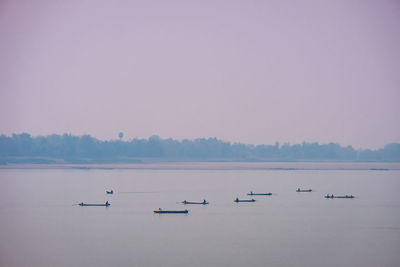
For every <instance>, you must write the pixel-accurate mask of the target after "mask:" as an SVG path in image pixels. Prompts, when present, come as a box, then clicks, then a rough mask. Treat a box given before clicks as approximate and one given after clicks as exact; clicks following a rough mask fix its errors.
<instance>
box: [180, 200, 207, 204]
mask: <svg viewBox="0 0 400 267" xmlns="http://www.w3.org/2000/svg"><path fill="white" fill-rule="evenodd" d="M182 204H185V205H189V204H198V205H207V204H209V203H208V202H207V201H206V200H205V199H204V200H203V202H191V201H186V200H184V201H182Z"/></svg>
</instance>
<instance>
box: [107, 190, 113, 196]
mask: <svg viewBox="0 0 400 267" xmlns="http://www.w3.org/2000/svg"><path fill="white" fill-rule="evenodd" d="M106 193H107V194H110V195H112V194H114V191H113V190H111V191H107V190H106Z"/></svg>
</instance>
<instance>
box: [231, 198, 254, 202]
mask: <svg viewBox="0 0 400 267" xmlns="http://www.w3.org/2000/svg"><path fill="white" fill-rule="evenodd" d="M233 202H236V203H239V202H256V200H255V199H253V198H252V199H239V198H236V199H235V200H234V201H233Z"/></svg>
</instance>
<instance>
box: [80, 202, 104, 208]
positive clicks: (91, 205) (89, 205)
mask: <svg viewBox="0 0 400 267" xmlns="http://www.w3.org/2000/svg"><path fill="white" fill-rule="evenodd" d="M78 205H79V206H82V207H108V206H110V205H111V204H110V203H108V201H106V203H104V204H88V203H83V202H81V203H79V204H78Z"/></svg>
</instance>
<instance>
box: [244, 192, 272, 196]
mask: <svg viewBox="0 0 400 267" xmlns="http://www.w3.org/2000/svg"><path fill="white" fill-rule="evenodd" d="M247 195H248V196H272V193H253V192H252V191H251V192H250V193H248V194H247Z"/></svg>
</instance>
